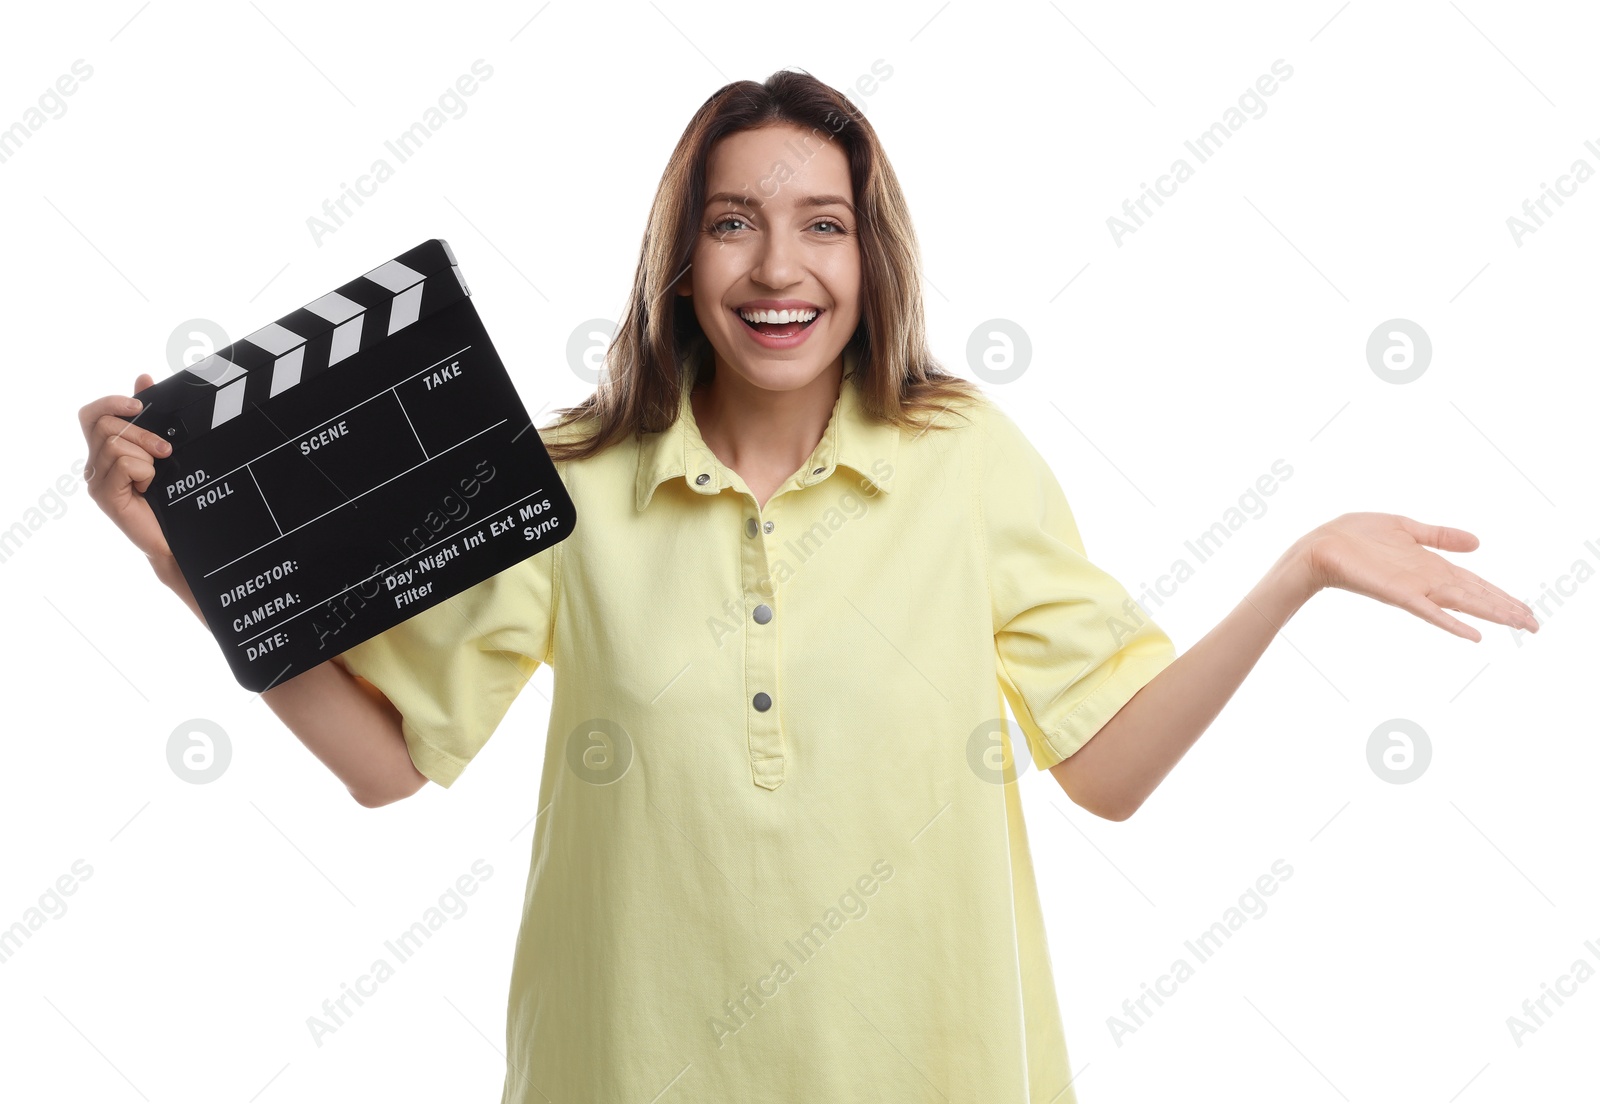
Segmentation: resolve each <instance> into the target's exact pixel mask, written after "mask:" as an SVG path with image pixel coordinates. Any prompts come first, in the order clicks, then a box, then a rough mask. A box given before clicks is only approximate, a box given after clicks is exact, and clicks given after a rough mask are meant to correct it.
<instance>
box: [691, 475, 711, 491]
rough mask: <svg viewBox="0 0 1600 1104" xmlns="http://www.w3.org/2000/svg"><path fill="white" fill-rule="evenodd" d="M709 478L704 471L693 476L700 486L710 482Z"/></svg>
mask: <svg viewBox="0 0 1600 1104" xmlns="http://www.w3.org/2000/svg"><path fill="white" fill-rule="evenodd" d="M710 480H711V477H710V476H709V475H707V474H706V473H705V472H701V473H700V474H699V475H697V476H695V477H694V481H695V482H696V483H698V484H700V485H701V486H702V487H703V486H705V485H706V484H707V483H708V482H710Z"/></svg>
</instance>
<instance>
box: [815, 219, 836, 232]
mask: <svg viewBox="0 0 1600 1104" xmlns="http://www.w3.org/2000/svg"><path fill="white" fill-rule="evenodd" d="M817 226H832V227H833V228H834V233H836V234H842V233H844V224H843V223H840V222H835V221H834V220H833V219H823V220H822V221H821V222H819V223H817V224H816V226H813V227H812V228H811V229H813V230H815V229H816V228H817Z"/></svg>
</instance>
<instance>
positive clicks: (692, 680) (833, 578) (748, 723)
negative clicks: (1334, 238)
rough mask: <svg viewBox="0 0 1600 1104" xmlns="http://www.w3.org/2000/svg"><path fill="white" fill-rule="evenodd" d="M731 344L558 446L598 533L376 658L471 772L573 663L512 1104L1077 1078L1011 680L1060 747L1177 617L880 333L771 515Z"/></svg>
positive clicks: (1028, 731) (647, 1103)
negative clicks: (737, 421) (923, 408)
mask: <svg viewBox="0 0 1600 1104" xmlns="http://www.w3.org/2000/svg"><path fill="white" fill-rule="evenodd" d="M707 355H709V352H708V347H707V346H705V345H704V344H702V345H701V346H700V348H699V350H698V351H697V352H696V353H693V354H691V355H690V356H689V357H687V358H685V363H684V364H683V365H682V368H683V375H682V376H681V377H680V378H682V379H684V380H685V381H686V382H685V388H684V390H683V392H682V401H681V405H680V408H679V415H678V419H677V421H676V422H675V423H674V424H673V425H672V426H671V427H669V428H668V429H667V430H665V431H664V432H661V433H652V434H643V435H635V436H633V437H630V438H628V439H626V440H625V441H623V442H621V443H618V444H615V445H613V446H611V447H610V448H607V449H605V450H604V451H602V452H601V453H599V454H597V455H595V456H593V457H589V458H585V459H583V460H578V461H563V462H560V463H558V465H557V472H558V474H559V475H560V477H561V480H562V482H563V484H564V485H565V486H566V488H567V490H568V492H569V493H570V495H571V496H572V499H573V502H574V505H575V507H576V514H577V521H576V524H575V526H574V528H573V530H572V532H571V533H569V534H568V536H567V537H566V539H565V540H563V541H561V542H560V543H558V544H556V545H554V546H552V547H550V548H547V549H545V550H544V551H542V552H540V553H538V554H537V555H535V556H532V557H530V558H529V559H527V560H525V561H523V562H522V563H520V564H518V565H516V566H514V567H512V568H510V569H508V570H506V571H504V572H501V573H500V574H498V575H495V576H493V577H492V578H490V579H488V580H485V581H484V582H482V583H480V584H478V585H477V586H474V587H472V588H470V589H468V590H466V591H463V592H462V593H460V594H458V595H456V596H454V597H453V598H451V599H449V600H447V601H445V602H442V603H440V604H438V605H436V606H433V607H431V608H429V609H427V610H425V611H423V612H421V613H419V614H417V615H416V616H414V617H412V618H410V619H409V620H407V621H404V622H402V623H400V624H399V625H396V626H394V627H393V628H391V629H389V630H387V631H386V632H384V633H381V634H379V635H378V636H375V637H372V638H371V639H369V640H367V641H364V642H363V643H361V644H359V645H357V646H355V647H354V648H351V649H350V650H349V651H347V652H346V653H344V656H343V657H342V660H343V662H344V663H345V665H346V666H347V668H348V669H349V670H350V671H352V672H354V673H355V674H357V675H359V676H361V677H363V678H365V679H367V680H369V681H370V682H372V683H373V684H374V685H376V686H377V687H378V688H379V689H380V690H382V691H383V692H384V694H385V695H387V696H388V698H389V700H390V701H392V702H393V703H394V705H395V706H396V707H397V708H398V709H399V711H400V713H401V715H402V717H403V718H404V720H403V725H402V728H403V732H404V735H405V740H406V744H407V746H408V748H409V750H410V753H411V757H412V759H413V761H414V762H415V763H416V765H417V768H418V770H420V771H421V772H422V773H423V774H425V775H427V776H428V777H429V778H431V779H433V780H434V781H436V782H438V783H439V784H440V785H442V786H450V785H451V784H452V783H454V782H455V781H456V779H457V778H458V776H459V775H460V774H461V772H462V770H463V769H464V768H465V767H466V766H467V764H468V762H469V761H470V760H471V759H472V757H473V756H474V755H475V754H476V753H477V752H478V751H479V750H480V749H481V748H482V747H483V745H484V743H485V742H486V741H487V740H488V739H489V737H490V735H491V734H492V733H493V732H494V730H495V729H496V727H497V726H498V725H499V723H500V720H501V718H502V717H503V716H504V715H505V713H506V710H507V709H508V708H509V706H510V705H511V702H512V700H513V699H514V698H515V697H516V695H517V693H518V691H519V690H520V689H521V688H522V687H523V685H524V684H525V683H526V681H527V679H528V677H529V676H530V675H531V674H532V673H533V671H534V670H535V669H536V667H537V666H538V664H540V663H546V664H549V665H550V666H551V668H552V672H553V687H554V689H553V697H552V704H551V711H550V724H549V729H548V733H547V736H546V742H545V751H544V765H543V774H542V777H541V779H540V782H539V797H538V806H537V807H538V809H539V814H538V816H537V819H536V821H535V827H534V834H533V841H532V857H531V864H532V865H531V871H530V877H529V881H528V887H527V893H526V898H525V913H524V916H523V920H522V925H521V930H520V932H519V935H518V938H517V944H516V950H515V956H514V960H513V965H512V976H511V989H510V1003H509V1009H508V1022H507V1033H506V1044H507V1056H508V1070H507V1073H506V1081H505V1089H504V1095H503V1097H502V1104H536V1102H537V1104H545V1102H547V1101H595V1102H598V1101H604V1102H612V1101H616V1102H626V1104H651V1102H653V1104H674V1102H685V1104H687V1102H695V1104H700V1102H708V1101H717V1102H723V1101H728V1102H732V1101H739V1102H742V1104H777V1102H784V1104H791V1102H805V1104H814V1102H816V1101H823V1100H826V1101H869V1100H870V1101H874V1102H876V1101H881V1100H894V1101H896V1102H923V1101H927V1102H930V1104H932V1102H940V1104H943V1102H955V1101H963V1102H964V1101H973V1102H982V1104H1074V1102H1075V1099H1076V1097H1075V1094H1074V1092H1073V1089H1072V1087H1071V1079H1072V1072H1071V1069H1070V1068H1069V1064H1068V1057H1067V1048H1066V1043H1065V1040H1064V1037H1063V1032H1062V1025H1061V1019H1060V1014H1059V1011H1058V1007H1057V1002H1056V992H1055V986H1054V982H1053V978H1052V973H1051V965H1050V957H1049V952H1048V949H1047V946H1046V941H1045V931H1044V925H1043V921H1042V917H1041V914H1040V907H1039V898H1038V893H1037V890H1036V887H1035V882H1034V872H1033V866H1032V862H1031V858H1030V855H1029V849H1028V840H1027V835H1026V831H1025V828H1024V825H1023V820H1022V810H1021V806H1020V802H1019V799H1018V794H1017V786H1018V784H1019V783H1018V780H1017V778H1016V769H1015V763H1014V762H1013V760H1012V755H1011V748H1010V737H1009V734H1008V728H1007V722H1006V711H1005V703H1006V702H1009V704H1010V706H1011V709H1012V712H1013V713H1014V714H1015V717H1016V721H1017V723H1018V724H1019V725H1020V727H1021V728H1022V730H1023V733H1024V734H1025V736H1026V740H1027V745H1028V747H1029V749H1030V753H1031V758H1032V761H1033V763H1034V764H1035V765H1036V766H1037V767H1039V768H1041V769H1043V768H1047V767H1049V766H1051V765H1053V764H1055V763H1057V762H1060V761H1061V760H1062V759H1064V758H1065V757H1067V756H1069V755H1071V754H1072V753H1073V752H1075V751H1076V750H1077V749H1078V748H1079V747H1081V746H1082V745H1083V744H1084V742H1085V741H1087V740H1088V739H1089V737H1090V736H1092V735H1093V734H1094V733H1095V732H1096V731H1097V730H1098V729H1099V728H1100V727H1101V726H1102V725H1103V724H1104V723H1105V722H1106V721H1107V720H1109V719H1110V718H1111V717H1112V716H1113V715H1114V714H1115V713H1116V712H1117V710H1118V709H1120V708H1121V707H1122V705H1123V704H1124V703H1125V702H1127V700H1128V699H1129V698H1131V697H1132V696H1133V695H1134V694H1135V693H1136V692H1137V691H1138V690H1139V689H1140V688H1141V687H1142V686H1144V685H1145V684H1146V683H1148V682H1149V681H1150V679H1151V678H1153V677H1154V676H1155V675H1156V674H1157V673H1158V672H1159V671H1160V670H1161V669H1162V668H1164V667H1165V666H1166V665H1167V664H1168V663H1170V662H1171V661H1172V660H1173V658H1174V650H1173V647H1172V642H1171V641H1170V639H1169V638H1168V637H1167V636H1166V634H1165V633H1164V632H1163V631H1162V630H1161V629H1160V628H1158V627H1157V626H1156V625H1155V623H1154V622H1153V621H1151V620H1150V619H1149V618H1148V616H1147V615H1145V614H1144V612H1143V611H1142V610H1141V609H1140V608H1139V607H1138V606H1137V605H1136V604H1134V603H1133V602H1132V601H1131V599H1130V598H1129V597H1128V594H1127V592H1126V591H1125V590H1124V589H1123V588H1122V587H1121V586H1120V585H1119V584H1118V583H1117V581H1116V580H1115V579H1113V578H1112V577H1111V576H1110V575H1108V574H1106V573H1105V572H1103V571H1101V570H1100V569H1098V568H1096V567H1095V566H1094V565H1092V564H1091V563H1090V562H1089V561H1088V560H1087V559H1086V558H1085V554H1084V549H1083V543H1082V541H1081V539H1080V538H1079V534H1078V529H1077V526H1076V523H1075V521H1074V518H1073V515H1072V513H1071V511H1070V509H1069V507H1068V504H1067V501H1066V499H1065V497H1064V496H1063V493H1062V491H1061V488H1060V486H1059V484H1058V482H1057V480H1056V478H1055V475H1054V474H1053V472H1052V471H1051V469H1050V467H1049V465H1048V464H1047V463H1046V461H1045V460H1044V458H1043V457H1042V456H1041V455H1040V454H1039V453H1038V451H1037V450H1036V449H1035V448H1034V447H1033V446H1032V445H1031V444H1030V443H1029V442H1028V440H1027V439H1026V438H1025V437H1024V436H1023V434H1022V433H1021V431H1020V430H1019V429H1018V427H1017V426H1016V425H1015V424H1014V423H1013V422H1012V420H1011V419H1010V418H1009V417H1008V416H1007V415H1005V414H1004V413H1003V412H1002V411H1001V410H1000V409H999V408H998V407H997V406H996V405H995V404H994V403H993V402H992V401H991V400H989V399H988V398H987V397H985V398H983V399H982V400H980V401H979V403H977V404H976V405H972V404H961V405H960V406H959V407H953V408H950V409H947V410H946V411H943V412H941V413H940V414H939V418H940V420H941V422H943V423H945V424H949V425H953V426H955V428H951V429H927V430H924V431H922V432H920V433H918V432H914V431H902V430H900V429H898V428H896V427H893V426H890V425H886V424H882V423H876V422H873V421H872V420H870V419H869V417H868V416H867V415H866V414H865V413H864V411H863V409H862V407H861V405H860V395H859V393H858V391H857V384H856V381H855V380H854V378H853V377H852V376H851V375H850V373H851V372H853V371H854V370H855V368H856V364H855V358H854V355H853V354H847V355H846V359H845V372H846V376H845V379H844V381H843V384H842V386H841V389H840V392H839V395H838V398H837V400H836V402H835V404H834V407H833V410H832V413H831V415H830V418H829V421H828V424H827V428H826V430H825V432H824V433H823V436H822V439H821V441H820V442H819V443H818V444H817V446H816V448H815V449H814V450H813V452H812V453H811V455H810V456H809V457H808V458H807V459H806V461H805V463H804V464H802V465H801V466H800V467H799V468H798V469H797V470H796V471H795V472H794V474H793V475H792V476H791V477H790V478H789V479H788V480H787V481H786V482H785V483H784V484H783V485H782V486H780V487H779V488H778V490H777V491H776V492H774V494H773V495H772V497H771V498H770V499H769V500H768V502H767V503H766V505H765V506H764V507H761V506H758V505H757V503H756V499H755V497H754V496H753V495H752V494H751V493H750V491H749V490H748V488H747V487H746V485H745V483H744V481H743V480H742V479H741V478H740V476H739V475H738V473H737V472H734V471H733V470H731V469H730V468H728V467H726V466H724V465H723V464H722V463H721V462H720V461H719V460H718V459H717V457H716V456H715V455H714V454H713V453H712V452H711V450H710V449H709V448H707V447H706V444H705V442H704V441H703V440H702V439H701V436H700V433H699V430H698V428H697V427H696V424H695V420H694V413H693V408H692V407H691V405H690V403H689V393H690V392H689V390H688V387H689V382H688V381H692V380H693V379H694V378H695V375H694V369H695V368H696V367H697V365H698V363H699V358H700V357H703V356H707ZM690 362H693V363H690ZM957 410H965V411H966V417H965V418H962V417H961V416H960V415H959V414H957V413H956V411H957ZM541 432H542V433H543V434H544V435H545V440H546V441H547V442H550V441H552V440H554V439H555V436H554V435H553V434H552V431H550V430H541ZM565 432H571V430H567V431H565ZM531 781H532V780H531V779H530V783H531ZM1029 784H1046V783H1040V782H1031V783H1029ZM1047 784H1050V785H1054V784H1055V783H1054V782H1053V781H1049V782H1048V783H1047Z"/></svg>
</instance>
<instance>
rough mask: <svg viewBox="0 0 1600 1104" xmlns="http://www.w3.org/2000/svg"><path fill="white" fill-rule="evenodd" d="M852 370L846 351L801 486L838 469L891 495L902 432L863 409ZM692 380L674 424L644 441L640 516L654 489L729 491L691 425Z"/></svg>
mask: <svg viewBox="0 0 1600 1104" xmlns="http://www.w3.org/2000/svg"><path fill="white" fill-rule="evenodd" d="M856 366H857V355H856V353H855V350H853V349H849V348H847V349H846V350H845V352H844V380H843V382H842V383H841V384H840V386H839V397H838V398H837V399H835V400H834V404H833V412H832V413H831V414H830V415H829V416H828V425H827V428H826V429H824V430H823V432H822V440H820V441H818V442H817V447H816V448H815V449H813V450H812V452H811V455H810V456H808V457H807V458H806V461H805V463H804V464H803V465H802V466H801V468H800V476H799V480H800V484H801V485H802V486H806V487H809V486H811V485H812V484H813V483H820V482H822V481H823V480H825V479H827V478H828V477H829V476H831V475H833V472H834V469H835V468H836V467H838V466H840V465H843V466H844V467H847V468H849V469H850V470H851V471H853V472H855V473H856V474H857V475H860V476H861V477H862V478H864V479H865V480H867V482H869V483H871V484H872V485H873V486H874V487H875V488H877V489H878V490H879V491H887V490H889V486H890V484H891V483H892V482H893V479H894V464H895V459H896V456H897V453H898V448H899V444H900V427H899V426H896V425H893V424H891V423H887V422H879V421H875V420H873V419H872V418H871V416H870V415H869V414H868V413H867V412H866V411H865V410H864V409H863V408H862V405H861V393H860V389H859V386H858V383H857V380H856V379H855V377H854V372H855V370H856ZM695 376H696V373H695V372H694V371H692V370H690V371H686V372H685V373H684V374H683V378H684V380H685V382H684V384H683V390H682V392H681V394H680V396H679V400H678V417H677V420H676V421H674V422H673V423H672V425H670V426H668V427H667V428H666V429H664V430H662V431H661V432H660V433H647V434H644V435H643V438H642V442H641V444H640V446H639V469H638V478H637V481H636V484H635V488H634V504H635V506H636V508H637V509H638V510H641V511H642V510H643V509H644V508H645V507H646V506H648V505H649V504H650V499H651V497H652V496H653V495H654V494H655V492H656V488H657V487H659V486H660V485H661V484H662V483H663V482H665V481H666V480H668V479H682V480H683V481H684V484H685V485H686V486H687V487H688V488H689V489H690V490H691V491H694V492H696V493H697V494H704V495H714V494H718V493H720V492H721V491H722V489H723V488H724V487H727V486H730V485H731V483H730V481H729V478H728V477H729V475H730V474H732V473H730V472H729V471H728V469H727V468H725V467H724V466H723V464H722V462H721V461H720V460H718V459H717V457H716V454H715V453H713V452H712V451H711V450H710V449H709V448H707V447H706V443H705V441H704V440H703V439H702V438H701V436H700V429H699V426H698V425H697V424H696V423H695V420H694V407H693V406H692V405H691V404H690V402H689V395H690V391H691V389H692V388H693V386H694V380H695ZM880 461H881V462H882V463H881V464H880V463H879V462H880ZM875 465H876V466H875ZM880 468H882V470H879V469H880Z"/></svg>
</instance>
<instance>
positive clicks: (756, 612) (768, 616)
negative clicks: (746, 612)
mask: <svg viewBox="0 0 1600 1104" xmlns="http://www.w3.org/2000/svg"><path fill="white" fill-rule="evenodd" d="M750 615H751V616H752V617H754V618H755V619H756V624H758V625H765V624H766V623H767V622H768V621H771V620H772V607H771V606H769V605H767V604H766V603H765V602H763V603H761V605H759V606H757V607H756V608H755V609H753V610H751V611H750Z"/></svg>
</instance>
